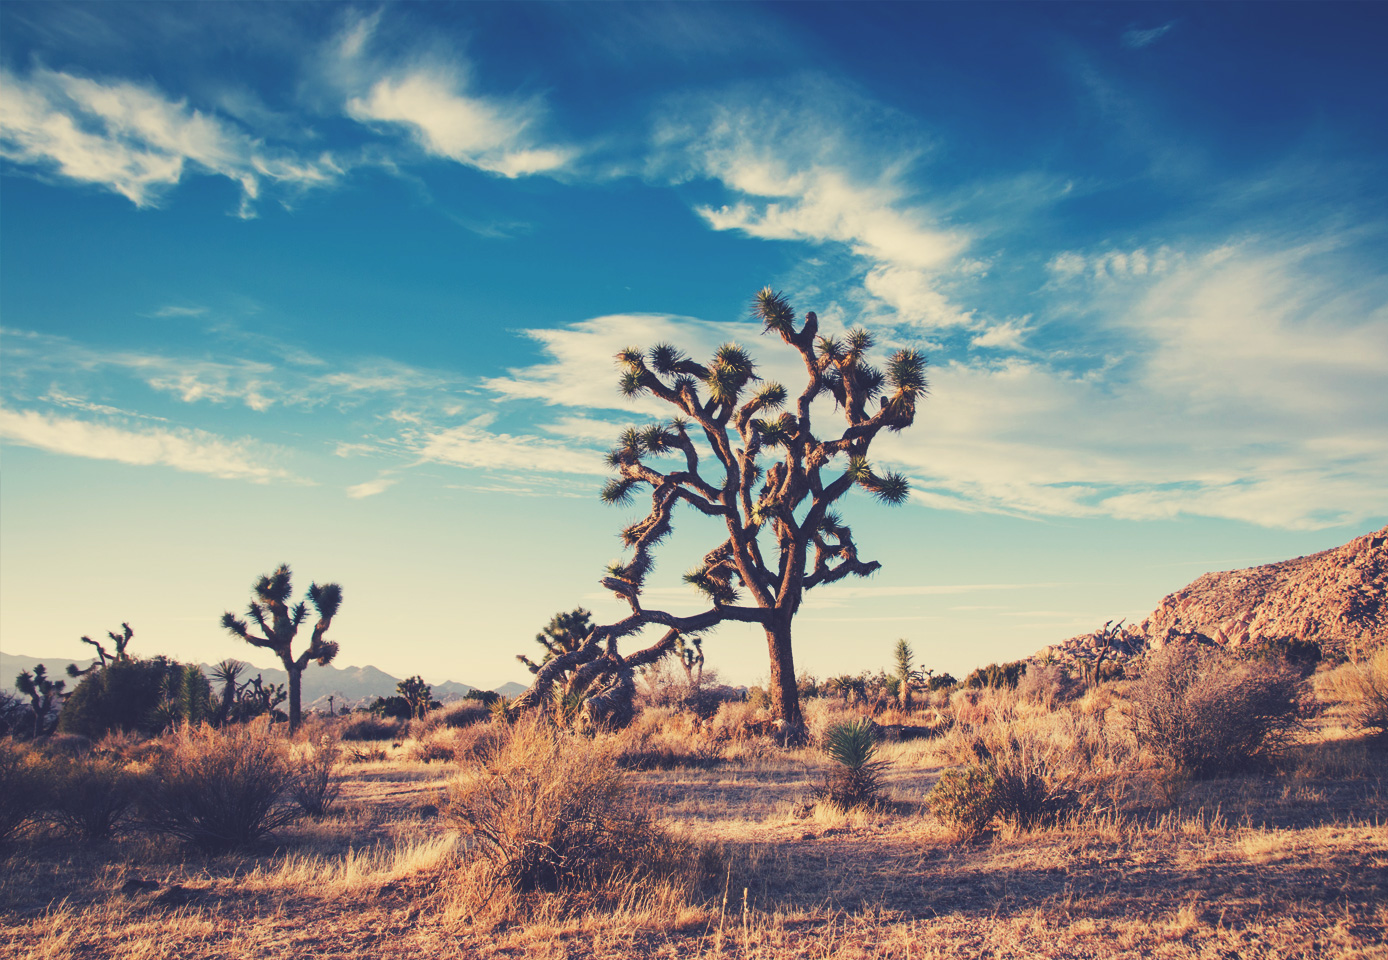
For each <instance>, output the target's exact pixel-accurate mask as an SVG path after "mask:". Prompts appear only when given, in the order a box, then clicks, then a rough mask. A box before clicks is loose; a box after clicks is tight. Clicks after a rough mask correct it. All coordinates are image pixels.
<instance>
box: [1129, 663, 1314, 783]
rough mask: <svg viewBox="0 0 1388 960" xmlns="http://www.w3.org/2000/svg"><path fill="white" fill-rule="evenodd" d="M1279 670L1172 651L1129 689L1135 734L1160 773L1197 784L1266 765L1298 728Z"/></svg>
mask: <svg viewBox="0 0 1388 960" xmlns="http://www.w3.org/2000/svg"><path fill="white" fill-rule="evenodd" d="M1299 680H1300V677H1299V676H1298V675H1297V673H1296V672H1295V671H1293V670H1291V669H1289V668H1288V667H1286V666H1285V665H1274V664H1270V663H1266V662H1260V661H1247V660H1240V659H1238V658H1236V657H1234V656H1232V655H1230V654H1227V653H1221V652H1215V651H1210V650H1206V649H1204V648H1200V647H1195V646H1190V645H1181V644H1172V645H1170V646H1167V647H1165V648H1163V649H1161V650H1158V651H1156V652H1154V653H1152V654H1149V655H1148V657H1147V660H1146V663H1145V664H1144V665H1143V668H1142V676H1141V678H1140V679H1138V680H1137V681H1136V682H1135V683H1134V684H1133V685H1132V687H1131V688H1130V690H1129V696H1130V697H1131V700H1132V707H1133V724H1134V732H1135V733H1136V735H1137V738H1138V741H1139V742H1140V743H1141V744H1142V745H1143V746H1145V747H1147V748H1149V749H1150V750H1151V751H1152V753H1153V754H1155V755H1156V757H1157V758H1158V759H1159V760H1160V761H1161V762H1162V763H1163V765H1165V766H1167V767H1170V768H1174V769H1177V770H1180V771H1182V772H1184V773H1185V774H1187V775H1189V776H1190V777H1193V778H1196V779H1199V778H1205V777H1211V776H1215V775H1217V774H1220V773H1223V772H1227V771H1233V770H1238V769H1243V768H1247V767H1249V766H1257V765H1262V764H1265V763H1266V762H1267V761H1268V760H1269V759H1270V758H1271V756H1272V755H1273V754H1274V753H1275V751H1276V750H1277V749H1278V748H1279V747H1280V746H1282V745H1283V744H1284V743H1285V742H1286V740H1287V737H1288V736H1289V735H1290V733H1291V731H1292V729H1293V728H1294V727H1295V725H1296V723H1297V717H1296V688H1297V684H1298V682H1299Z"/></svg>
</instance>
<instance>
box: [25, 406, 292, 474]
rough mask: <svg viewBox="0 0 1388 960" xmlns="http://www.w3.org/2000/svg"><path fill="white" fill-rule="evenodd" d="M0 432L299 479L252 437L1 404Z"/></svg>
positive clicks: (68, 451)
mask: <svg viewBox="0 0 1388 960" xmlns="http://www.w3.org/2000/svg"><path fill="white" fill-rule="evenodd" d="M0 437H3V438H4V439H5V440H8V441H9V442H11V443H17V444H20V445H22V446H26V447H34V448H37V449H39V450H46V451H48V452H50V453H59V454H64V455H67V456H74V457H87V458H90V459H94V460H114V461H116V462H118V463H128V464H134V465H139V466H156V465H157V466H168V467H173V468H174V469H176V470H182V471H185V472H187V473H204V474H209V475H211V476H214V477H223V478H227V479H236V480H250V481H252V482H253V483H268V482H270V481H273V480H285V481H295V482H302V481H299V480H298V478H296V477H295V476H294V475H293V474H291V473H290V472H289V471H287V470H285V469H283V468H281V467H278V466H275V465H274V464H273V460H275V459H277V458H278V457H279V456H281V455H282V452H281V451H279V450H276V449H274V448H270V447H266V446H265V445H263V444H259V443H257V442H255V441H251V440H226V439H224V438H222V437H218V436H216V435H215V434H211V433H207V432H205V431H202V430H183V429H170V428H146V429H141V430H128V429H124V428H122V427H119V426H114V425H111V424H105V423H97V422H95V421H91V420H77V419H73V418H70V417H56V416H49V415H46V414H43V413H39V412H37V411H33V410H10V409H7V408H4V407H0ZM267 461H271V462H267Z"/></svg>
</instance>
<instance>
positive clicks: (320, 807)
mask: <svg viewBox="0 0 1388 960" xmlns="http://www.w3.org/2000/svg"><path fill="white" fill-rule="evenodd" d="M341 758H342V745H341V744H340V743H339V742H338V740H337V738H336V737H334V736H332V735H331V734H323V735H322V736H320V737H319V738H318V740H317V741H315V742H313V743H311V744H307V745H305V746H304V747H303V748H301V750H300V753H299V755H298V756H297V757H296V758H295V759H294V763H293V768H292V771H293V776H292V777H291V779H290V783H289V794H290V796H292V797H293V798H294V802H295V803H297V804H298V805H299V809H300V810H302V811H303V812H304V813H306V814H308V815H309V816H310V817H313V818H314V819H315V820H319V819H322V818H323V817H324V816H325V815H326V814H327V812H328V808H329V807H331V806H332V805H333V803H334V802H335V801H336V800H337V797H338V794H340V793H341V792H342V778H341V777H339V776H338V775H337V766H338V761H339V760H340V759H341Z"/></svg>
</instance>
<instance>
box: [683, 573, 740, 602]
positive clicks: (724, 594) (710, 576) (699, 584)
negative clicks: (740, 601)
mask: <svg viewBox="0 0 1388 960" xmlns="http://www.w3.org/2000/svg"><path fill="white" fill-rule="evenodd" d="M684 582H685V583H687V584H689V585H690V586H692V587H695V588H697V589H698V590H699V591H700V592H701V593H703V594H704V596H706V597H708V598H709V599H710V600H713V601H714V602H716V603H736V602H737V589H736V588H735V587H733V585H732V584H731V583H730V582H729V581H728V580H726V579H724V578H723V577H720V576H717V575H716V574H715V573H714V571H713V569H712V568H711V567H710V566H709V565H708V564H707V563H701V564H699V566H697V567H695V568H694V569H693V570H690V571H689V572H688V573H686V574H685V575H684Z"/></svg>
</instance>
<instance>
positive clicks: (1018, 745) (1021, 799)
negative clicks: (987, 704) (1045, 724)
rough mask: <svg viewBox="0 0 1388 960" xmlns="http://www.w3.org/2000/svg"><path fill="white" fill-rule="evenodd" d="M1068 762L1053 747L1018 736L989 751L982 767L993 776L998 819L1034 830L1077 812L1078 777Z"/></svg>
mask: <svg viewBox="0 0 1388 960" xmlns="http://www.w3.org/2000/svg"><path fill="white" fill-rule="evenodd" d="M1068 759H1069V758H1067V757H1065V756H1064V755H1063V753H1062V752H1061V750H1060V749H1059V748H1057V747H1056V746H1054V745H1052V744H1048V743H1045V742H1043V741H1040V740H1038V739H1035V738H1031V737H1027V736H1022V737H1018V736H1016V735H1015V734H1014V735H1009V736H1008V737H1007V738H1006V739H1005V740H1004V741H1003V742H1002V743H1001V744H998V745H996V746H995V747H993V748H992V749H991V750H989V751H987V753H986V755H985V757H984V759H983V766H984V767H985V769H987V770H988V772H989V773H991V774H992V775H993V793H994V802H995V806H996V807H997V812H998V816H1000V817H1001V818H1002V819H1003V820H1005V821H1007V822H1008V823H1010V824H1012V825H1013V826H1015V827H1019V828H1020V829H1023V830H1032V829H1035V828H1036V827H1040V826H1049V825H1051V824H1054V823H1056V822H1057V821H1058V820H1060V819H1061V818H1062V817H1064V816H1065V815H1066V814H1068V813H1071V812H1073V811H1075V810H1076V809H1078V808H1079V806H1080V792H1079V790H1077V789H1076V786H1077V781H1078V776H1077V771H1076V770H1075V769H1074V767H1073V766H1072V765H1071V764H1070V763H1067V760H1068Z"/></svg>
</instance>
